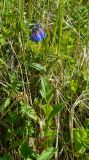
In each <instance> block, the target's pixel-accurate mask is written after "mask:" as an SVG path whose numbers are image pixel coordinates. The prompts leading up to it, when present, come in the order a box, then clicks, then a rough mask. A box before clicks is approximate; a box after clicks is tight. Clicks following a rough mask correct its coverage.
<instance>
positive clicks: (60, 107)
mask: <svg viewBox="0 0 89 160" xmlns="http://www.w3.org/2000/svg"><path fill="white" fill-rule="evenodd" d="M63 107H64V106H63V104H57V105H56V106H54V108H53V111H52V112H51V113H50V114H49V116H48V121H49V120H50V119H53V118H54V117H55V116H56V115H57V114H58V113H59V112H61V111H62V109H63Z"/></svg>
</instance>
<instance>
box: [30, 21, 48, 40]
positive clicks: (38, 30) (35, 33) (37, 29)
mask: <svg viewBox="0 0 89 160" xmlns="http://www.w3.org/2000/svg"><path fill="white" fill-rule="evenodd" d="M45 37H46V34H45V32H44V30H43V28H42V27H41V25H40V24H36V25H34V27H33V28H32V33H31V36H30V39H31V41H35V42H41V41H42V40H43V39H44V38H45Z"/></svg>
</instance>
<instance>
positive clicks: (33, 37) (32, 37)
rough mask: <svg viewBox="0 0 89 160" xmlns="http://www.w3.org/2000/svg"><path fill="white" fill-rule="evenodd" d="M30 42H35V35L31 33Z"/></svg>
mask: <svg viewBox="0 0 89 160" xmlns="http://www.w3.org/2000/svg"><path fill="white" fill-rule="evenodd" d="M30 40H31V41H35V34H33V33H32V34H31V36H30Z"/></svg>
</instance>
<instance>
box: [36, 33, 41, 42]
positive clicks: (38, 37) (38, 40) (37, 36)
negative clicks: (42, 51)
mask: <svg viewBox="0 0 89 160" xmlns="http://www.w3.org/2000/svg"><path fill="white" fill-rule="evenodd" d="M35 40H36V42H41V41H42V38H41V36H40V34H39V33H36V34H35Z"/></svg>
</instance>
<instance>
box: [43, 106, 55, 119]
mask: <svg viewBox="0 0 89 160" xmlns="http://www.w3.org/2000/svg"><path fill="white" fill-rule="evenodd" d="M42 109H43V111H44V113H45V114H46V118H48V116H49V114H50V113H51V112H52V110H53V107H52V106H51V105H49V104H45V105H42Z"/></svg>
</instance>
